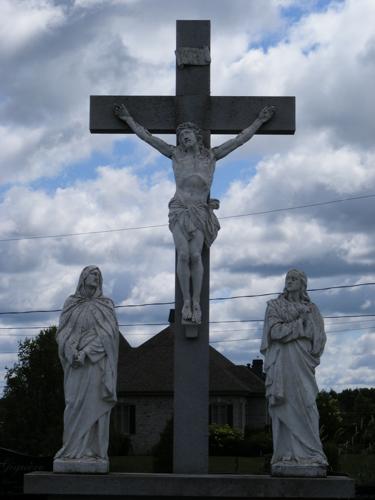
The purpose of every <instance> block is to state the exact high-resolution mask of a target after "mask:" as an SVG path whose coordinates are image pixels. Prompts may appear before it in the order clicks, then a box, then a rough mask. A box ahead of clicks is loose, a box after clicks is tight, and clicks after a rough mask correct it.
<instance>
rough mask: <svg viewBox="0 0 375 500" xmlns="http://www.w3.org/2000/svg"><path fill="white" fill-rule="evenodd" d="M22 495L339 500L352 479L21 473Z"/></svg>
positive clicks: (56, 499)
mask: <svg viewBox="0 0 375 500" xmlns="http://www.w3.org/2000/svg"><path fill="white" fill-rule="evenodd" d="M24 492H25V493H28V494H38V495H48V498H49V499H51V500H85V499H87V498H91V499H94V500H104V499H108V498H112V499H113V500H115V499H118V500H120V499H122V500H130V499H132V500H136V499H137V500H146V499H150V500H151V499H154V500H156V499H166V500H167V499H171V498H189V499H191V500H192V499H197V500H198V499H201V500H203V499H207V500H208V499H210V500H213V499H227V500H229V499H241V498H244V499H245V498H251V499H253V500H256V499H268V500H271V499H276V498H283V499H284V500H286V499H288V498H289V499H299V500H301V499H313V498H315V499H318V498H319V499H333V498H336V499H343V498H354V481H353V480H352V479H349V478H347V477H342V476H329V477H327V478H300V477H298V478H297V477H295V478H291V477H288V478H286V477H271V476H268V475H257V476H255V475H245V474H242V475H232V474H201V475H198V474H192V475H188V474H143V473H138V474H137V473H111V474H107V475H84V474H53V473H50V472H33V473H31V474H26V475H25V482H24Z"/></svg>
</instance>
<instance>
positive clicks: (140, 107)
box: [90, 21, 295, 474]
mask: <svg viewBox="0 0 375 500" xmlns="http://www.w3.org/2000/svg"><path fill="white" fill-rule="evenodd" d="M176 62H177V64H176V96H91V105H90V131H91V132H92V133H136V134H137V135H138V136H139V137H140V138H141V139H142V140H144V141H146V142H147V143H149V144H150V145H151V146H153V147H155V148H156V149H157V150H158V151H160V152H161V153H162V154H164V155H165V156H167V157H168V158H170V159H172V162H173V170H174V174H175V180H176V193H175V195H174V197H173V198H172V200H171V201H170V203H169V226H170V229H171V231H172V233H173V238H174V242H175V246H176V253H177V266H176V275H177V278H178V279H176V298H175V308H176V317H175V324H174V345H175V347H174V355H175V359H174V472H176V473H201V474H204V473H207V472H208V406H209V398H208V391H209V385H208V384H209V379H208V358H209V349H208V348H209V327H208V324H209V246H210V244H211V243H212V242H213V240H214V239H215V237H216V234H217V231H218V229H219V224H218V221H217V218H216V216H215V215H214V213H213V209H215V208H218V206H219V202H218V200H215V199H210V188H211V184H212V180H213V174H214V169H215V162H216V160H218V159H220V158H223V157H224V156H226V155H227V154H229V153H230V152H231V151H233V150H234V149H236V148H237V147H239V146H240V145H241V144H244V143H245V142H246V141H248V140H249V139H250V138H251V137H252V136H253V135H254V134H255V133H257V134H294V131H295V99H294V97H214V96H212V97H211V96H210V22H209V21H177V49H176ZM155 133H156V134H160V133H165V134H176V135H177V146H172V145H169V144H167V143H166V142H164V141H163V140H161V139H160V138H158V137H155V136H153V135H152V134H155ZM211 133H215V134H238V135H237V137H235V138H233V139H230V140H229V141H226V142H224V143H223V144H222V145H221V146H218V147H216V148H212V149H211V148H210V134H211Z"/></svg>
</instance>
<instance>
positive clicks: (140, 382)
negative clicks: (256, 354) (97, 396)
mask: <svg viewBox="0 0 375 500" xmlns="http://www.w3.org/2000/svg"><path fill="white" fill-rule="evenodd" d="M121 337H122V336H121ZM118 392H119V393H126V394H129V393H132V394H139V393H143V394H145V393H147V394H153V393H154V394H155V393H156V394H160V393H173V330H172V328H171V327H167V328H165V329H164V330H162V331H161V332H160V333H158V334H157V335H155V336H154V337H152V338H151V339H150V340H147V341H146V342H144V343H143V344H142V345H140V346H139V347H136V348H132V347H131V346H130V345H129V343H128V342H127V341H126V339H125V338H124V337H122V338H121V339H120V352H119V364H118ZM210 392H211V393H212V394H228V395H229V393H231V394H237V395H240V394H243V395H250V393H256V394H260V393H264V382H263V381H262V380H261V379H260V378H259V377H257V376H256V375H255V374H254V373H253V372H252V371H251V370H249V369H248V368H247V367H246V366H237V365H235V364H234V363H232V362H231V361H229V359H227V358H226V357H225V356H223V355H222V354H220V353H219V352H218V351H217V350H216V349H214V348H213V347H211V346H210Z"/></svg>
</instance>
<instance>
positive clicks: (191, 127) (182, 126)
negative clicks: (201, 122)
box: [176, 122, 203, 142]
mask: <svg viewBox="0 0 375 500" xmlns="http://www.w3.org/2000/svg"><path fill="white" fill-rule="evenodd" d="M186 129H188V130H192V131H193V132H194V134H195V136H196V138H197V140H198V142H202V141H203V137H202V132H201V129H200V128H199V127H198V126H197V125H195V123H193V122H184V123H180V125H179V126H178V127H177V129H176V134H177V139H178V140H180V134H181V132H182V131H183V130H186Z"/></svg>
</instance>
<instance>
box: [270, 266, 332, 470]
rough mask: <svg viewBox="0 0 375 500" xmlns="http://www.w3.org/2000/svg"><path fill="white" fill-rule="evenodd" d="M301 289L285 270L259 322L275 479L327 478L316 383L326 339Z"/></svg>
mask: <svg viewBox="0 0 375 500" xmlns="http://www.w3.org/2000/svg"><path fill="white" fill-rule="evenodd" d="M306 289H307V277H306V275H305V273H304V272H302V271H298V270H296V269H292V270H290V271H289V272H288V273H287V275H286V278H285V288H284V291H283V293H282V294H281V295H280V296H279V297H278V298H277V299H273V300H270V301H269V302H268V305H267V310H266V316H265V322H264V332H263V338H262V345H261V353H262V354H264V356H265V365H264V369H265V373H266V397H267V400H268V407H269V414H270V417H271V419H272V433H273V457H272V461H271V464H272V473H276V474H284V473H285V474H286V475H298V474H299V472H300V473H301V475H305V474H306V475H325V473H326V466H327V459H326V456H325V454H324V452H323V449H322V444H321V441H320V437H319V414H318V410H317V406H316V396H317V393H318V387H317V384H316V380H315V368H316V367H317V365H318V364H319V362H320V356H321V355H322V353H323V349H324V345H325V342H326V335H325V332H324V323H323V318H322V316H321V315H320V312H319V310H318V308H317V306H316V305H315V304H313V303H312V302H311V300H310V297H309V295H308V293H307V291H306ZM298 471H299V472H298Z"/></svg>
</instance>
